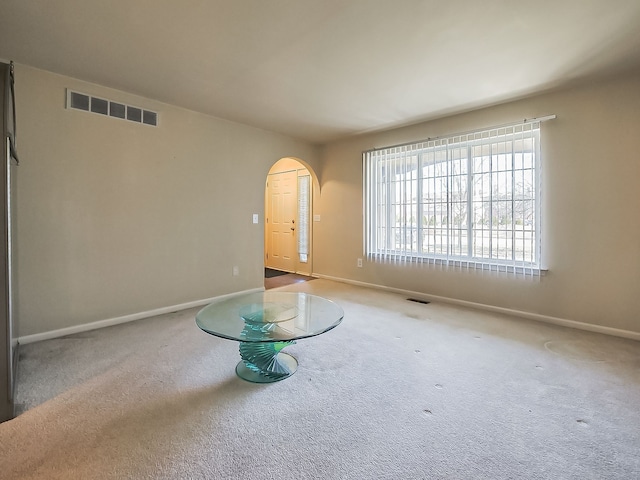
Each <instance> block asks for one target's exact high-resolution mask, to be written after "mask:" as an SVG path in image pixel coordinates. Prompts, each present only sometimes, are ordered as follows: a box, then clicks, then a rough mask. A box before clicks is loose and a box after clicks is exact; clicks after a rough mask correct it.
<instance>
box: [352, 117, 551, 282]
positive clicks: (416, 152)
mask: <svg viewBox="0 0 640 480" xmlns="http://www.w3.org/2000/svg"><path fill="white" fill-rule="evenodd" d="M551 118H555V116H549V117H545V118H544V120H546V119H551ZM542 120H543V119H533V120H528V121H524V122H520V123H513V124H508V125H503V126H500V127H492V128H488V129H483V130H478V131H474V132H469V133H464V134H456V135H450V136H446V137H440V138H437V139H428V140H425V141H421V142H412V143H408V144H402V145H397V146H392V147H386V148H380V149H374V150H369V151H366V152H363V193H364V202H363V203H364V205H363V207H364V211H363V214H364V222H363V223H364V232H363V240H364V245H363V250H364V254H365V256H367V257H368V258H370V259H372V260H376V259H379V260H392V261H406V262H420V263H431V264H444V265H448V266H457V267H464V268H480V269H483V270H493V271H502V272H514V273H521V274H528V275H539V274H541V272H543V271H544V268H543V267H542V265H543V257H542V235H541V213H542V212H541V210H542V209H541V203H542V202H541V197H542V195H541V192H542V188H541V178H542V174H541V172H542V155H541V141H540V140H541V131H540V130H541V128H540V123H541V121H542ZM506 139H508V141H509V142H510V145H511V150H510V151H509V152H508V158H509V162H510V168H509V169H507V170H500V171H498V169H496V170H495V171H494V170H493V163H494V162H495V161H496V158H497V155H498V152H494V151H493V147H494V146H497V145H499V144H505V142H506ZM529 139H530V140H529ZM518 141H520V142H522V143H523V145H522V148H519V149H517V148H515V143H516V142H518ZM526 141H530V142H531V143H532V144H533V145H532V146H531V147H532V148H530V149H527V148H525V146H524V143H525V142H526ZM479 146H480V147H481V148H482V146H489V149H490V153H489V155H488V158H489V160H488V161H489V164H490V165H491V166H490V168H489V170H488V171H487V170H483V171H481V172H478V171H476V169H475V165H474V163H475V161H476V159H481V158H482V157H483V155H478V154H477V153H474V147H479ZM460 148H463V149H464V150H465V152H464V154H463V155H460V156H458V158H457V159H452V156H451V155H450V152H451V151H453V150H455V149H460ZM438 151H440V152H445V158H444V160H442V159H441V160H440V161H434V162H433V163H432V164H433V165H434V174H433V175H432V176H424V174H423V173H424V167H425V165H427V162H425V161H424V160H423V157H424V156H425V155H426V153H427V152H430V153H432V154H433V155H434V156H435V153H436V152H438ZM525 153H530V155H532V157H533V158H532V159H531V167H530V168H525V166H524V164H525V160H524V156H525ZM501 155H504V153H502V154H501ZM484 156H485V157H486V155H484ZM518 156H519V157H520V158H519V161H520V168H516V165H515V163H516V162H515V161H516V158H517V157H518ZM392 157H395V158H396V160H398V159H402V160H400V161H399V163H400V162H403V165H401V166H404V167H406V166H407V164H408V163H407V158H408V157H415V162H416V164H415V168H412V169H411V170H412V172H411V178H406V177H407V176H408V175H409V173H408V172H407V171H405V172H404V173H403V174H396V175H397V176H402V175H404V176H405V178H404V180H401V181H399V182H396V183H397V184H398V185H399V188H400V192H392V184H393V181H392V180H391V179H390V178H386V179H385V180H381V179H379V178H378V177H379V176H380V173H379V172H378V171H377V168H378V167H379V163H380V162H387V164H388V165H392V164H390V163H389V162H393V161H394V160H393V159H392ZM505 158H506V157H505ZM455 160H464V162H465V163H466V172H465V173H464V175H460V174H457V175H453V174H452V172H451V171H450V170H451V166H452V162H454V161H455ZM411 161H413V160H411ZM436 164H439V165H441V166H442V165H443V166H444V167H445V170H446V173H445V174H444V175H443V176H442V177H441V178H444V181H445V183H446V185H445V186H444V189H445V190H446V195H445V196H446V201H445V202H444V203H442V204H441V205H440V206H441V207H442V206H444V208H446V223H445V225H444V226H442V230H443V231H444V233H445V235H446V239H445V240H444V244H441V245H440V246H441V247H442V245H444V251H440V252H437V251H436V250H435V245H436V242H435V241H434V249H425V248H424V233H425V232H428V231H429V228H428V226H425V225H424V222H425V219H426V218H427V217H426V216H425V215H424V213H425V205H426V204H425V202H424V199H425V196H424V195H423V193H424V188H425V187H424V181H427V180H429V181H430V180H434V179H436V178H438V177H437V175H436V174H435V170H436ZM373 166H375V169H374V167H373ZM389 168H392V167H391V166H390V167H389ZM396 168H397V165H396ZM374 170H375V171H374ZM413 171H415V176H414V174H413ZM526 171H531V181H532V183H533V188H532V191H531V192H529V193H532V194H533V197H534V198H533V200H531V199H529V198H526V197H525V196H524V193H522V192H524V191H525V189H526V188H525V187H526V184H525V182H524V175H525V172H526ZM497 172H506V173H505V174H506V175H507V176H510V177H511V186H510V190H509V188H507V191H509V193H510V197H509V198H507V199H506V200H504V199H503V200H500V199H499V195H496V193H495V192H494V191H493V190H491V191H490V192H489V197H490V200H489V202H488V203H489V205H490V208H492V207H493V206H494V205H498V202H500V201H502V202H505V203H509V204H510V210H508V211H509V212H510V227H509V228H507V229H504V228H503V229H501V230H500V229H495V231H502V232H503V234H504V233H505V232H506V235H507V236H510V239H509V240H507V247H506V248H507V251H509V252H511V257H510V258H499V255H498V256H496V255H495V253H496V252H499V249H495V250H494V249H493V246H492V245H491V242H492V239H493V234H494V220H493V215H492V214H490V215H489V217H490V221H489V223H490V227H489V229H488V232H489V245H488V253H487V254H486V255H478V249H477V246H476V242H475V239H477V236H478V232H482V235H483V238H484V235H485V233H486V231H485V229H483V228H479V227H478V226H477V225H475V223H476V222H474V201H476V202H477V200H474V198H475V197H474V191H475V184H474V176H476V175H482V174H488V175H489V176H490V177H493V175H494V174H495V173H497ZM516 173H522V176H523V184H522V186H521V187H520V188H521V189H522V192H521V193H522V196H521V197H518V192H517V190H516V184H515V183H514V182H515V180H514V177H515V175H516ZM454 176H457V177H458V179H459V180H462V183H466V185H465V186H464V188H463V190H465V197H464V201H462V202H454V201H453V200H452V195H451V180H452V178H453V177H454ZM387 177H389V175H387ZM465 180H466V181H465ZM434 181H435V180H434ZM380 185H386V191H384V192H379V191H378V188H379V186H380ZM403 188H404V189H405V190H407V189H408V190H411V189H412V188H415V192H413V191H410V192H409V194H410V196H411V197H412V199H413V198H415V199H416V200H415V202H413V201H412V203H411V205H410V207H411V209H412V212H411V213H413V214H414V215H413V217H415V221H413V217H410V215H408V214H407V211H406V207H407V204H404V205H402V204H400V206H401V207H403V206H404V207H405V212H404V221H403V222H401V224H400V226H399V227H395V226H394V224H393V222H392V218H393V212H392V208H393V207H394V206H397V205H398V204H397V203H393V200H392V193H399V195H395V197H396V198H398V196H400V197H402V196H403V194H404V195H406V191H405V192H403V191H402V189H403ZM380 198H382V201H381V202H379V199H380ZM374 202H375V205H374ZM483 202H484V200H483ZM517 202H521V203H522V206H521V207H518V208H522V209H523V211H524V205H525V204H526V203H527V202H532V204H531V205H530V209H532V212H533V222H532V223H531V225H527V226H529V228H528V229H525V228H524V227H525V224H524V223H522V224H520V225H522V228H516V226H517V225H518V224H517V219H516V218H515V215H514V212H515V204H516V203H517ZM454 204H456V205H457V204H460V205H462V204H464V205H465V207H464V212H465V213H464V215H465V222H464V227H465V228H464V230H465V231H466V243H465V244H464V247H465V251H464V253H461V252H453V251H452V245H451V242H450V237H449V236H450V234H451V232H452V231H453V230H454V227H452V226H451V223H452V220H453V218H452V206H453V205H454ZM434 205H435V203H434ZM385 208H386V212H385V211H384V210H385ZM434 211H435V210H434ZM430 213H432V212H430ZM381 215H382V217H386V218H385V220H384V221H381V218H382V217H381ZM407 218H411V219H412V221H410V222H407ZM428 218H429V220H428V221H429V222H431V219H432V218H435V217H431V216H429V217H428ZM381 224H382V227H381V226H380V225H381ZM458 226H460V225H459V222H458ZM381 228H382V229H383V230H384V229H386V231H385V232H384V236H385V238H384V239H380V238H379V237H378V234H379V233H380V230H381ZM398 231H399V232H400V235H401V242H402V243H403V245H404V246H403V247H400V248H398V244H397V242H395V243H394V241H393V240H392V238H391V237H390V236H395V235H396V234H397V233H398ZM434 231H435V230H434ZM462 232H463V230H462V229H459V231H458V233H459V234H460V238H462V236H463V233H462ZM527 233H530V235H531V236H532V240H533V241H532V243H531V246H530V251H528V252H527V251H526V246H525V244H526V241H527V236H526V234H527ZM518 234H521V235H522V240H521V243H522V252H518V250H517V246H518V241H520V239H516V236H517V235H518ZM407 237H410V243H411V246H410V248H407V240H406V238H407ZM403 238H404V239H405V240H404V241H402V239H403ZM497 238H498V239H499V240H498V241H500V237H497ZM441 240H442V239H441ZM414 245H415V246H414ZM482 247H483V248H484V244H483V245H482ZM525 254H528V255H529V257H528V258H527V257H526V256H525Z"/></svg>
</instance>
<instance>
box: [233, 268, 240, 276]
mask: <svg viewBox="0 0 640 480" xmlns="http://www.w3.org/2000/svg"><path fill="white" fill-rule="evenodd" d="M238 275H240V268H238V267H237V266H234V267H233V276H234V277H237V276H238Z"/></svg>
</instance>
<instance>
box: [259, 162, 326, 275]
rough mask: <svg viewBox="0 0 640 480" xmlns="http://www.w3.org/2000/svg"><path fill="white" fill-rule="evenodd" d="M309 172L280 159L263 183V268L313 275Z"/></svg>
mask: <svg viewBox="0 0 640 480" xmlns="http://www.w3.org/2000/svg"><path fill="white" fill-rule="evenodd" d="M317 183H318V182H317V177H316V175H315V173H314V172H313V170H312V169H311V168H310V167H309V166H308V165H306V164H305V163H304V162H303V161H301V160H299V159H297V158H291V157H286V158H281V159H280V160H278V161H277V162H276V163H275V164H274V165H273V166H272V167H271V169H270V170H269V173H268V174H267V179H266V182H265V213H264V218H265V224H264V226H265V229H264V264H265V268H267V269H273V270H277V271H282V272H289V273H296V274H301V275H311V274H312V272H313V251H312V247H313V245H312V244H313V241H312V238H313V235H312V232H313V222H312V219H313V216H312V211H313V198H314V192H315V190H316V187H315V186H316V185H317Z"/></svg>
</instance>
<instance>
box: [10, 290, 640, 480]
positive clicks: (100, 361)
mask: <svg viewBox="0 0 640 480" xmlns="http://www.w3.org/2000/svg"><path fill="white" fill-rule="evenodd" d="M284 289H286V290H301V291H308V292H312V293H316V294H320V295H323V296H326V297H328V298H331V299H333V300H335V301H337V302H338V303H339V304H340V305H342V307H343V308H344V310H345V313H346V315H345V319H344V321H343V323H342V324H341V325H339V326H338V327H337V328H335V329H334V330H332V331H330V332H327V333H326V334H324V335H321V336H318V337H315V338H310V339H305V340H302V341H299V342H298V343H297V344H296V345H293V346H291V347H288V348H287V351H288V352H290V353H292V354H293V355H295V356H296V357H297V358H298V361H299V363H300V367H299V369H298V371H297V372H296V373H295V375H293V376H292V377H291V378H289V379H287V380H284V381H282V382H278V383H275V384H269V385H256V384H251V383H247V382H244V381H242V380H240V379H238V378H237V377H236V376H235V373H234V367H235V364H236V363H237V361H238V360H239V356H238V344H237V343H235V342H232V341H228V340H223V339H218V338H216V337H213V336H210V335H207V334H205V333H203V332H202V331H200V330H199V329H198V328H197V327H196V325H195V322H194V315H195V313H196V310H190V311H184V312H178V313H175V314H169V315H164V316H161V317H156V318H152V319H146V320H139V321H137V322H133V323H129V324H125V325H120V326H117V327H110V328H106V329H102V330H99V331H93V332H87V333H83V334H78V335H73V336H69V337H66V338H61V339H55V340H48V341H44V342H40V343H37V344H31V345H26V346H23V348H22V354H21V357H22V358H21V361H20V378H19V385H18V401H19V402H21V403H22V404H23V408H24V409H25V412H24V413H22V414H21V415H20V416H18V417H17V418H16V419H14V420H11V421H9V422H5V423H3V424H0V448H1V451H0V477H1V478H2V479H76V478H78V479H103V478H105V479H106V478H110V479H125V478H127V479H128V478H133V479H146V478H148V479H227V478H228V479H432V478H434V479H435V478H442V479H507V478H508V479H517V478H526V479H614V478H615V479H634V478H640V455H639V454H638V452H639V451H640V410H639V405H640V344H639V343H637V342H633V341H630V340H624V339H620V338H614V337H607V336H603V335H599V334H594V333H589V332H581V331H575V330H570V329H565V328H560V327H554V326H550V325H544V324H538V323H535V322H531V321H527V320H522V319H516V318H509V317H505V316H499V315H493V314H489V313H486V312H477V311H471V310H465V309H462V308H457V307H452V306H449V305H443V304H433V303H432V304H429V305H422V304H416V303H412V302H408V301H407V300H406V299H404V298H403V297H402V296H399V295H395V294H388V293H383V292H380V291H373V290H367V289H363V288H358V287H353V286H347V285H343V284H339V283H334V282H329V281H326V280H314V281H313V282H305V283H300V284H296V285H291V286H288V287H284Z"/></svg>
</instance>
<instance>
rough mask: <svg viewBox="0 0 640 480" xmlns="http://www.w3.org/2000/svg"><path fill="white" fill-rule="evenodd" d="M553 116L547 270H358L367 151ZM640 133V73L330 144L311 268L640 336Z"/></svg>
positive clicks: (546, 144) (547, 139) (546, 176)
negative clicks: (524, 273)
mask: <svg viewBox="0 0 640 480" xmlns="http://www.w3.org/2000/svg"><path fill="white" fill-rule="evenodd" d="M436 94H437V93H436ZM372 101H375V99H372ZM549 114H555V115H557V119H556V120H552V121H549V122H546V123H544V124H543V126H542V153H543V186H542V189H543V230H542V235H543V256H544V258H545V259H546V264H547V266H548V269H549V272H548V273H547V275H545V276H544V277H542V278H541V279H539V280H525V279H518V278H510V277H502V276H498V275H492V274H488V273H480V272H477V271H472V272H468V271H456V270H444V269H441V268H440V267H434V266H432V267H429V266H410V267H399V266H396V265H393V264H381V263H372V262H367V261H365V264H364V267H363V268H357V267H356V259H357V258H358V257H362V255H363V248H362V243H363V242H362V221H363V215H362V152H363V151H364V150H368V149H371V148H373V147H383V146H387V145H393V144H397V143H402V142H408V141H413V140H419V139H424V138H427V137H435V136H438V135H446V134H449V133H456V132H461V131H468V130H472V129H476V128H482V127H488V126H493V125H499V124H503V123H506V122H510V121H514V120H519V119H523V118H530V117H537V116H544V115H549ZM639 132H640V74H633V75H626V76H624V77H621V78H618V79H615V80H611V79H609V80H603V81H601V82H600V83H599V84H590V85H582V86H580V87H574V88H572V89H569V90H564V91H560V92H555V93H548V94H545V95H541V96H537V97H532V98H529V99H525V100H521V101H517V102H512V103H508V104H504V105H499V106H495V107H492V108H487V109H483V110H479V111H474V112H471V113H467V114H463V115H457V116H452V117H448V118H444V119H440V120H437V121H432V122H427V123H423V124H420V125H414V126H410V127H406V128H401V129H397V130H392V131H386V132H382V133H376V134H370V135H363V136H359V137H356V138H351V139H348V140H345V141H340V142H336V143H333V144H330V145H327V146H326V147H325V149H324V153H323V167H322V171H321V173H320V175H321V178H322V190H321V196H320V205H319V207H318V209H319V211H321V213H322V222H320V223H318V224H316V225H315V227H316V232H315V239H314V240H315V245H316V248H315V262H314V272H315V273H318V274H321V275H328V276H333V277H339V278H344V279H349V280H354V281H359V282H366V283H371V284H376V285H384V286H390V287H394V288H398V289H405V290H410V291H416V292H422V293H425V294H430V295H438V296H443V297H448V298H451V299H456V300H463V301H468V302H475V303H479V304H484V305H492V306H497V307H503V308H508V309H514V310H519V311H523V312H530V313H534V314H539V315H544V316H549V317H556V318H559V319H565V320H572V321H577V322H584V323H588V324H594V325H601V326H605V327H611V328H616V329H622V330H627V331H632V332H640V154H639V153H638V152H640V133H639Z"/></svg>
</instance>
